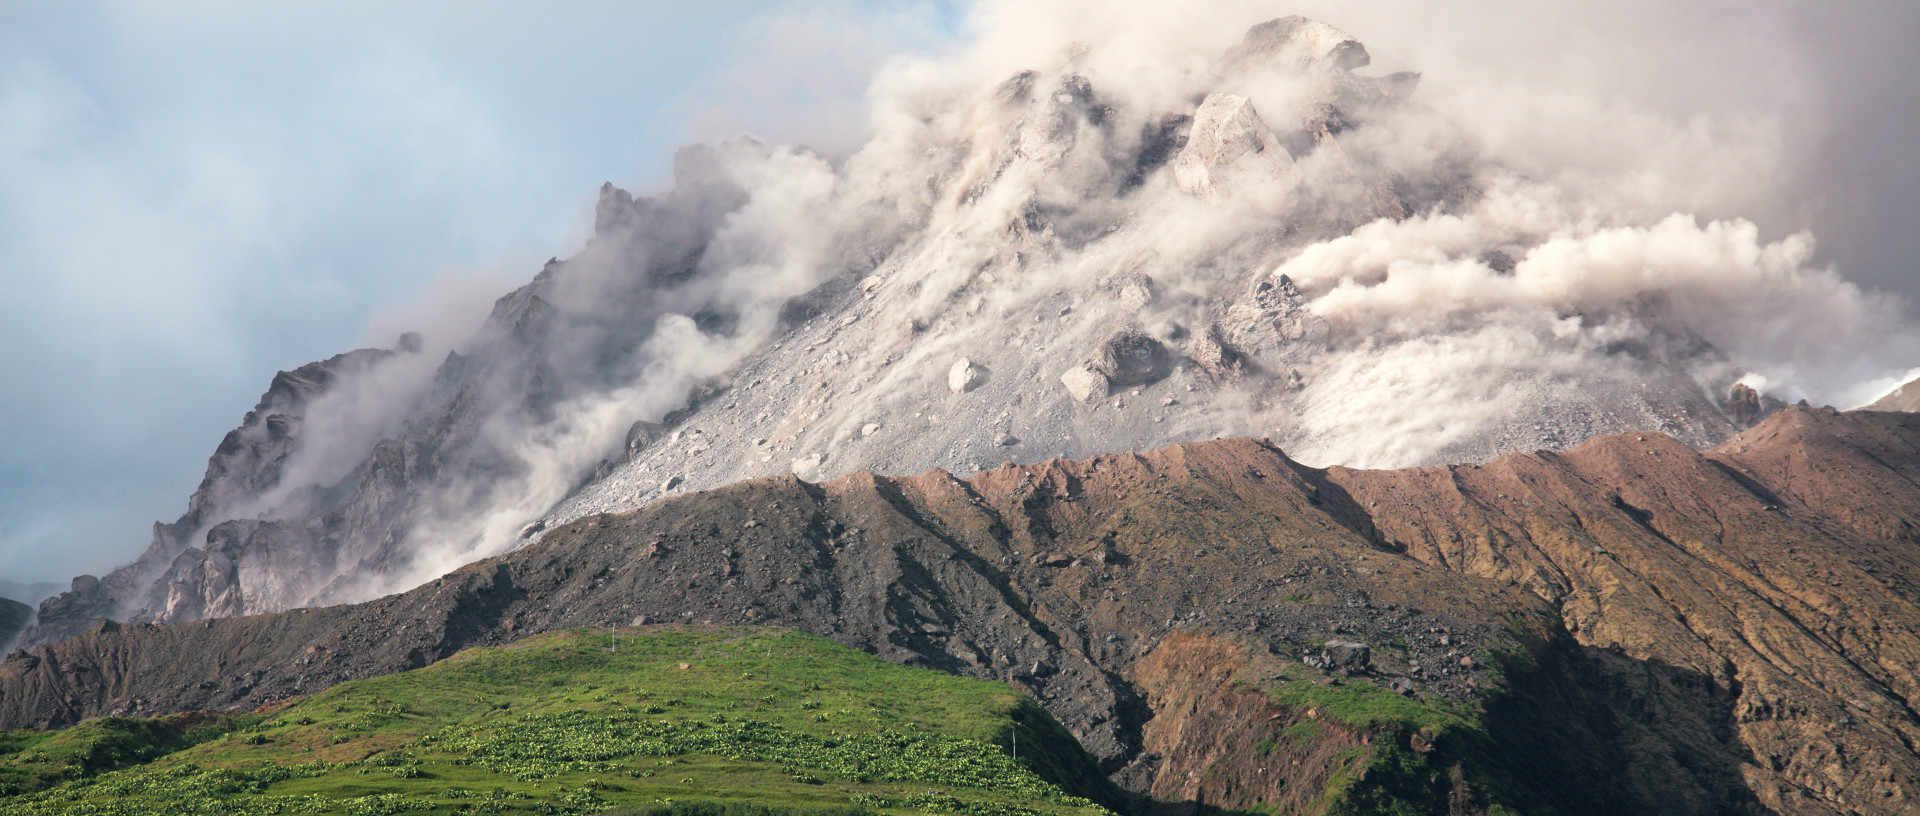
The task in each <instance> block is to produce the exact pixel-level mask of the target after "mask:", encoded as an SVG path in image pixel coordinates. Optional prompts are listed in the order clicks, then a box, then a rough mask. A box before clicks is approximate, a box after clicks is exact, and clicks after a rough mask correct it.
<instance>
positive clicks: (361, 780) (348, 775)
mask: <svg viewBox="0 0 1920 816" xmlns="http://www.w3.org/2000/svg"><path fill="white" fill-rule="evenodd" d="M604 638H605V635H604V630H603V631H602V633H601V634H599V635H595V634H593V633H587V632H574V633H557V634H553V635H547V636H541V637H536V638H532V639H529V640H527V641H523V642H521V643H519V644H515V645H514V646H510V647H504V648H499V649H476V650H470V651H468V652H463V653H461V654H459V655H456V656H454V657H453V658H450V659H448V660H445V661H442V662H441V663H438V664H435V665H433V666H429V667H427V668H424V669H420V670H416V671H413V672H408V673H405V674H401V675H395V676H391V677H383V678H373V679H370V680H363V681H357V682H354V683H348V684H345V685H342V686H339V687H336V688H334V689H330V690H328V691H325V692H322V693H320V694H317V695H315V696H313V697H310V698H307V699H305V700H302V701H299V702H297V703H294V704H293V705H290V706H288V707H287V708H286V709H283V710H282V711H281V712H279V713H278V714H277V715H276V716H274V717H273V718H272V719H263V718H259V717H253V718H246V719H233V718H229V720H227V721H226V725H224V726H222V728H223V729H224V730H220V729H215V730H214V731H212V732H204V731H203V732H196V733H195V737H194V738H195V739H197V740H198V744H195V745H193V746H192V747H188V745H186V744H181V745H176V746H174V747H172V748H170V749H168V748H164V746H162V743H161V742H160V741H158V740H154V739H147V740H145V741H143V742H139V743H138V745H140V746H147V747H145V748H142V749H141V750H144V751H146V752H147V753H144V754H143V753H140V752H139V751H134V750H130V749H124V750H123V749H116V750H105V749H100V750H96V751H95V754H98V756H100V757H104V759H102V760H101V761H100V762H96V763H94V764H93V765H88V764H86V763H69V766H70V767H74V768H76V770H73V771H71V772H68V773H66V774H65V775H64V776H62V777H60V778H58V779H53V780H50V781H48V782H47V783H46V784H44V785H42V786H41V788H42V789H40V790H38V791H36V792H16V793H15V794H14V795H11V796H6V797H4V798H0V816H43V815H44V814H56V813H61V814H65V813H74V814H100V815H101V816H119V814H129V815H131V814H143V815H144V814H150V813H151V814H160V816H169V814H181V816H187V814H193V816H200V815H201V814H224V815H229V816H254V814H283V813H284V814H294V813H300V814H306V813H317V814H346V816H362V815H363V814H365V815H367V816H387V815H388V814H400V813H415V812H421V813H427V812H435V813H545V814H596V813H644V814H649V816H868V815H869V814H870V813H871V812H872V809H886V810H915V811H923V812H931V813H953V814H975V815H976V816H1038V815H1039V814H1047V815H1048V816H1067V814H1086V816H1099V814H1104V813H1107V811H1106V810H1105V809H1104V808H1103V807H1101V806H1100V805H1098V804H1095V803H1094V801H1093V800H1090V799H1088V798H1084V797H1083V795H1080V794H1084V793H1092V794H1094V795H1095V796H1098V797H1100V798H1101V799H1102V800H1104V801H1108V802H1117V801H1119V796H1118V794H1117V791H1115V790H1114V789H1113V788H1112V787H1111V785H1110V783H1108V782H1107V781H1106V779H1105V777H1104V776H1103V775H1101V774H1100V773H1099V771H1098V768H1097V767H1096V766H1095V765H1094V763H1093V762H1092V759H1091V757H1089V756H1088V755H1086V753H1085V752H1084V751H1083V750H1081V749H1080V747H1079V745H1078V744H1077V743H1075V742H1074V741H1073V740H1072V738H1071V737H1070V736H1067V735H1066V732H1065V730H1064V729H1061V728H1060V726H1059V724H1058V723H1056V722H1054V721H1053V720H1052V719H1051V718H1050V717H1048V716H1047V715H1046V713H1045V712H1044V711H1043V710H1042V709H1040V708H1039V707H1038V706H1037V705H1035V704H1034V703H1033V702H1032V701H1031V700H1028V699H1026V698H1025V697H1022V696H1020V695H1019V694H1017V693H1015V692H1013V691H1012V690H1011V689H1009V688H1007V687H1006V686H1004V685H1000V684H997V683H988V682H982V681H976V680H968V679H964V678H959V677H954V676H952V675H947V674H943V673H939V672H932V671H926V670H919V669H909V668H906V667H902V666H898V665H895V664H892V663H888V662H886V661H884V660H880V659H878V658H875V657H873V656H871V655H866V654H863V653H860V652H856V651H853V650H851V649H847V648H845V647H843V646H840V645H838V644H835V643H832V642H831V641H827V640H824V639H822V638H818V637H814V636H811V635H806V634H803V633H797V632H789V631H784V630H770V629H751V628H739V629H727V630H660V631H652V632H647V633H641V634H637V635H635V636H634V637H633V638H631V639H628V638H626V637H623V638H622V639H621V641H620V650H619V652H618V653H611V654H610V653H607V652H606V651H605V650H604V648H602V646H603V644H604V642H605V640H604ZM683 667H684V668H683ZM128 722H142V721H94V722H92V723H88V724H86V725H83V726H79V727H76V728H73V729H69V730H68V731H66V732H61V733H59V734H52V735H31V734H21V735H14V734H9V735H4V737H3V738H0V750H8V749H11V750H10V751H9V753H7V754H0V764H4V763H8V762H15V761H19V760H21V759H22V758H23V757H25V756H27V755H29V754H31V755H33V756H35V757H45V756H51V755H50V754H48V753H47V752H48V751H49V750H50V749H52V748H54V747H58V746H59V745H79V744H81V743H85V744H87V745H120V743H119V742H115V741H113V740H108V739H104V738H103V737H102V736H101V735H105V734H122V733H128V732H132V731H140V732H141V733H146V731H142V730H141V729H142V728H146V727H145V726H141V727H139V728H135V727H131V726H128V725H127V724H126V723H128ZM146 730H147V731H150V730H152V729H150V728H148V729H146ZM179 730H180V731H181V733H182V734H183V735H184V734H185V733H186V731H187V730H189V729H179ZM1016 731H1017V733H1018V734H1019V744H1020V757H1019V760H1018V761H1016V760H1015V759H1014V758H1013V757H1012V756H1011V755H1010V752H1009V750H1008V746H1009V745H1010V743H1011V737H1012V735H1013V734H1014V733H1015V732H1016ZM89 734H91V735H94V736H91V737H89V736H88V735H89ZM183 738H184V737H183ZM154 746H161V747H154ZM123 747H124V746H123ZM71 753H73V751H68V752H67V753H65V754H61V756H67V755H68V754H71ZM95 754H88V756H93V755H95ZM160 754H166V755H165V756H160ZM156 757H158V758H157V759H156ZM35 761H44V760H41V759H36V760H35ZM141 763H144V764H141ZM122 766H128V767H125V768H124V769H123V770H111V768H115V767H122ZM63 767H67V766H63ZM666 768H671V770H666ZM656 769H660V770H659V772H658V773H656ZM21 790H22V791H25V789H24V788H23V789H21ZM858 797H867V799H865V800H859V801H856V799H857V798H858ZM862 802H867V804H865V805H862ZM873 802H878V803H879V804H872V803H873ZM850 805H851V807H849V806H850Z"/></svg>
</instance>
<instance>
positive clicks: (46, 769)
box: [0, 714, 261, 796]
mask: <svg viewBox="0 0 1920 816" xmlns="http://www.w3.org/2000/svg"><path fill="white" fill-rule="evenodd" d="M260 719H261V718H260V717H254V716H228V715H209V714H173V715H169V716H165V717H151V718H147V719H127V718H123V717H102V718H100V719H97V720H90V721H88V722H85V723H82V724H80V725H77V726H74V727H73V728H69V729H66V730H64V731H57V732H39V731H11V732H6V733H3V734H0V796H10V795H14V794H18V793H26V792H32V791H37V790H40V789H43V788H46V787H50V786H52V785H55V784H58V783H60V782H64V781H66V780H69V779H79V778H82V777H86V776H90V775H93V774H98V773H103V772H105V771H111V770H117V769H120V768H125V767H130V766H133V765H139V764H142V763H145V762H150V761H152V760H155V759H158V758H160V757H163V756H166V755H167V754H171V753H173V752H175V751H179V750H181V749H184V748H188V747H191V746H194V745H199V744H200V743H203V742H206V741H208V740H212V739H216V738H218V737H221V736H223V735H225V734H226V733H228V732H230V731H233V730H235V729H237V728H241V727H244V726H247V725H251V724H253V723H256V722H258V721H260Z"/></svg>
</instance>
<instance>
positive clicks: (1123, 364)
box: [1092, 331, 1173, 387]
mask: <svg viewBox="0 0 1920 816" xmlns="http://www.w3.org/2000/svg"><path fill="white" fill-rule="evenodd" d="M1092 368H1093V370H1095V371H1098V372H1100V374H1101V375H1102V376H1104V377H1106V379H1107V382H1108V383H1110V384H1112V385H1114V386H1117V387H1125V386H1129V385H1145V384H1147V383H1152V382H1159V381H1160V380H1162V379H1165V378H1166V376H1167V374H1168V373H1170V372H1171V371H1172V369H1173V360H1172V355H1171V354H1169V353H1167V347H1166V346H1163V345H1161V344H1160V341H1158V340H1155V339H1153V337H1152V336H1151V335H1148V334H1145V333H1143V332H1137V331H1123V332H1120V333H1118V334H1115V335H1114V336H1112V337H1109V338H1107V341H1106V342H1105V343H1102V344H1100V351H1099V352H1098V353H1097V354H1095V355H1094V359H1093V366H1092Z"/></svg>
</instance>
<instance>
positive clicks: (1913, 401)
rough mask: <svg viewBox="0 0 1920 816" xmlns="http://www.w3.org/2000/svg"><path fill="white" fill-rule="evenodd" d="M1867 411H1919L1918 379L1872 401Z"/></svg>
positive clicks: (1919, 383)
mask: <svg viewBox="0 0 1920 816" xmlns="http://www.w3.org/2000/svg"><path fill="white" fill-rule="evenodd" d="M1862 410H1867V411H1920V380H1914V381H1912V382H1909V383H1907V384H1905V385H1902V386H1900V387H1899V388H1895V389H1893V393H1890V394H1888V395H1886V396H1884V397H1881V398H1879V399H1877V400H1874V401H1873V404H1872V405H1869V406H1867V407H1866V408H1864V409H1862Z"/></svg>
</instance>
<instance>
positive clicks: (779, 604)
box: [0, 407, 1920, 814]
mask: <svg viewBox="0 0 1920 816" xmlns="http://www.w3.org/2000/svg"><path fill="white" fill-rule="evenodd" d="M1916 485H1920V419H1916V418H1915V417H1914V416H1913V415H1911V414H1899V413H1883V412H1853V413H1837V412H1833V411H1830V410H1820V409H1810V408H1804V407H1795V408H1790V409H1788V410H1786V411H1783V412H1781V413H1779V414H1777V415H1775V416H1773V417H1772V418H1770V419H1768V420H1766V421H1764V422H1762V423H1761V424H1760V425H1759V426H1756V427H1755V428H1753V429H1750V430H1748V431H1746V432H1744V433H1742V434H1741V435H1739V436H1737V437H1735V438H1734V439H1732V440H1730V441H1729V442H1727V443H1725V444H1724V445H1722V446H1720V447H1718V448H1716V449H1714V450H1712V451H1709V452H1706V453H1700V452H1696V451H1694V450H1692V449H1691V448H1689V447H1687V446H1686V445H1683V444H1680V443H1678V442H1677V441H1675V440H1673V439H1671V438H1668V437H1665V436H1662V435H1659V434H1653V433H1645V434H1638V433H1636V434H1626V435H1615V436H1609V437H1603V438H1600V439H1596V440H1593V441H1590V442H1588V443H1587V444H1585V445H1582V446H1580V447H1578V448H1576V449H1574V450H1572V451H1568V452H1565V453H1550V452H1537V453H1532V454H1513V455H1508V456H1505V457H1502V458H1501V459H1499V460H1497V461H1495V462H1491V463H1486V464H1483V465H1458V466H1444V467H1435V468H1421V469H1411V470H1397V471H1363V470H1350V469H1343V468H1333V469H1324V470H1323V469H1316V468H1310V467H1306V466H1303V465H1300V464H1298V463H1296V462H1293V461H1291V460H1290V459H1288V458H1287V457H1286V456H1285V455H1284V454H1282V453H1281V452H1280V451H1279V450H1277V449H1276V448H1274V447H1272V446H1270V445H1269V444H1266V443H1263V442H1260V441H1255V440H1248V439H1223V440H1218V441H1210V442H1202V443H1193V444H1186V445H1179V446H1174V447H1170V448H1164V449H1160V450H1155V451H1150V452H1144V453H1139V454H1120V455H1109V456H1100V457H1095V458H1092V459H1089V460H1085V461H1080V462H1070V461H1058V460H1055V461H1048V462H1043V463H1038V464H1035V465H1028V466H1005V467H1001V468H995V469H990V470H986V471H983V472H981V473H978V474H976V475H974V476H972V477H970V478H967V479H961V478H957V477H955V476H952V475H949V474H947V473H945V472H942V471H937V470H936V471H929V472H926V473H923V474H920V475H917V476H911V477H881V476H874V475H870V474H855V475H851V476H847V477H843V478H840V479H836V480H831V481H827V482H823V483H819V484H811V483H808V482H805V481H802V480H799V479H797V478H795V477H793V476H791V475H783V476H776V477H769V478H766V479H759V480H752V481H747V482H743V483H740V484H737V485H732V486H729V487H726V488H722V489H719V490H713V491H707V492H702V493H697V494H693V495H689V496H684V497H679V498H674V499H671V500H668V501H664V502H661V503H658V504H655V505H651V506H649V507H647V508H643V509H641V510H639V511H636V512H632V513H626V514H602V515H594V516H590V517H586V518H582V519H580V520H577V521H575V522H572V523H570V524H567V525H565V526H562V527H560V528H558V529H555V530H553V531H551V532H550V533H549V534H548V535H546V536H545V537H544V538H543V539H542V540H541V541H540V542H539V543H538V544H536V545H533V546H530V547H527V548H525V549H522V550H520V551H517V552H514V553H511V554H508V555H504V556H500V557H497V558H493V559H488V560H485V561H481V562H479V563H476V564H473V565H470V566H467V567H464V568H462V569H459V570H456V571H454V572H453V573H450V574H449V575H447V576H445V577H443V578H441V579H438V580H435V581H433V582H430V583H428V584H426V585H424V586H421V587H419V588H417V589H414V590H412V591H410V592H407V593H403V594H400V595H395V596H392V597H388V598H382V599H379V600H376V601H371V602H368V603H364V604H359V605H352V606H337V607H326V608H315V609H302V610H297V611H293V612H287V613H281V614H274V615H256V616H247V617H240V618H230V619H221V620H207V621H201V622H194V623H182V624H168V625H157V626H156V625H150V624H133V625H129V624H115V623H111V622H108V623H101V624H99V625H97V626H96V627H95V628H93V629H92V630H90V631H88V632H86V633H83V634H81V635H79V636H77V637H74V638H71V639H68V640H66V641H63V642H59V643H55V644H48V645H42V646H38V647H36V648H34V649H33V650H31V651H29V652H23V653H17V654H15V655H13V656H11V657H10V658H8V660H7V661H6V662H5V663H4V664H0V726H4V727H23V726H40V727H46V726H55V725H62V724H67V723H72V722H76V721H78V720H80V719H82V718H85V717H89V716H96V715H99V714H106V713H150V712H158V711H172V710H184V709H199V708H250V707H254V706H258V705H262V704H265V703H268V702H271V701H273V700H277V699H283V698H286V697H288V696H292V695H298V694H303V693H310V692H312V691H316V690H319V689H321V688H324V687H326V686H328V685H331V684H333V683H336V682H339V681H341V680H345V679H349V678H353V677H364V676H369V675H374V674H381V673H387V672H393V671H398V670H403V669H406V668H410V667H415V666H420V665H424V664H426V663H429V662H432V661H434V660H438V659H440V658H443V657H445V656H447V655H450V654H452V653H453V652H454V651H456V650H458V649H461V648H464V647H467V646H472V645H482V644H493V643H502V642H507V641H510V640H513V639H515V638H517V637H521V636H524V635H526V634H529V633H533V632H539V631H546V630H550V629H554V628H563V627H579V626H586V627H594V626H610V625H627V624H634V623H648V622H656V623H657V622H696V623H698V622H707V621H711V622H714V623H778V624H783V625H790V626H796V627H800V628H804V629H807V630H809V631H814V632H819V633H821V634H824V635H827V636H829V637H832V638H834V639H836V640H839V641H841V642H844V643H848V644H850V645H854V646H857V647H859V648H862V649H866V650H868V651H872V652H874V653H876V654H879V655H882V656H885V657H887V658H889V659H892V660H895V661H899V662H904V663H909V664H913V665H922V666H929V667H935V668H942V669H946V670H949V671H954V672H958V673H961V674H965V675H969V676H976V677H986V678H994V679H1001V680H1004V681H1006V682H1009V683H1011V684H1013V685H1014V686H1016V687H1018V688H1021V689H1023V690H1026V691H1028V692H1030V693H1032V694H1033V695H1034V696H1035V697H1036V698H1038V699H1039V700H1041V701H1042V703H1043V704H1044V705H1046V706H1047V707H1048V708H1049V710H1051V711H1052V712H1053V713H1054V714H1055V716H1057V717H1058V718H1059V719H1060V720H1061V721H1062V722H1063V723H1065V724H1066V725H1067V726H1068V727H1069V728H1070V729H1071V730H1073V732H1074V733H1075V735H1076V736H1078V737H1079V738H1080V739H1081V740H1082V741H1083V742H1084V743H1085V744H1086V746H1087V747H1088V748H1089V750H1091V751H1093V752H1094V753H1095V754H1096V756H1098V757H1099V758H1100V759H1101V761H1102V762H1103V763H1104V765H1105V767H1106V769H1107V770H1108V771H1109V772H1111V773H1112V774H1113V775H1114V777H1115V779H1116V780H1117V781H1120V782H1121V783H1122V784H1123V785H1125V786H1126V787H1128V788H1130V789H1132V790H1135V791H1137V792H1145V793H1151V794H1153V795H1155V796H1156V797H1157V798H1160V799H1163V800H1169V801H1186V802H1189V803H1194V804H1202V805H1209V806H1219V807H1234V806H1236V805H1237V804H1241V803H1245V802H1249V801H1259V800H1260V799H1261V796H1262V795H1268V796H1270V795H1272V794H1273V791H1271V790H1270V789H1261V788H1259V785H1258V784H1256V783H1258V781H1259V779H1260V778H1261V776H1262V774H1263V773H1264V772H1262V771H1260V768H1259V767H1257V766H1258V763H1255V765H1243V764H1242V765H1236V764H1234V763H1231V762H1229V763H1226V764H1225V765H1223V766H1222V769H1221V770H1219V771H1215V772H1213V773H1212V774H1211V775H1208V776H1206V778H1205V779H1202V778H1201V776H1198V775H1196V774H1195V770H1196V769H1202V768H1207V767H1211V766H1212V765H1214V764H1217V763H1220V762H1221V761H1222V759H1223V758H1227V757H1243V756H1249V755H1252V753H1255V752H1251V746H1252V744H1253V743H1254V742H1257V741H1259V740H1261V739H1271V738H1272V734H1274V733H1278V731H1277V730H1276V729H1279V728H1281V727H1283V726H1285V725H1287V724H1289V723H1291V722H1294V721H1296V720H1297V719H1298V718H1300V717H1302V716H1305V714H1304V713H1302V712H1298V711H1286V710H1279V709H1273V708H1272V707H1271V706H1272V704H1271V703H1270V702H1265V701H1263V700H1262V699H1261V698H1259V697H1258V695H1255V696H1253V697H1247V696H1245V695H1244V694H1243V693H1242V692H1241V691H1236V690H1237V689H1240V690H1244V689H1245V688H1248V687H1249V686H1251V687H1253V688H1257V687H1258V685H1259V678H1260V677H1263V676H1268V675H1270V674H1272V673H1273V672H1275V671H1277V670H1278V668H1277V667H1284V666H1295V667H1298V666H1300V665H1301V664H1302V662H1303V661H1307V662H1315V663H1321V664H1325V663H1328V662H1329V661H1328V660H1327V658H1329V657H1333V656H1334V652H1335V650H1334V649H1333V648H1332V647H1333V641H1350V642H1354V643H1364V644H1367V645H1368V646H1369V647H1370V651H1371V655H1370V657H1369V658H1368V659H1367V661H1366V662H1365V663H1355V664H1351V665H1350V666H1348V667H1347V668H1346V669H1344V670H1342V671H1344V673H1345V674H1347V675H1348V680H1347V681H1346V682H1372V683H1379V684H1382V685H1400V684H1402V683H1404V684H1405V685H1406V686H1408V687H1410V693H1413V694H1416V695H1418V696H1420V697H1422V698H1425V699H1431V700H1436V701H1437V700H1445V699H1455V700H1460V701H1467V702H1469V703H1472V704H1478V705H1481V706H1483V707H1484V708H1485V709H1486V712H1487V719H1488V723H1489V728H1490V730H1491V733H1492V734H1493V735H1494V737H1495V738H1496V739H1497V740H1498V741H1499V743H1500V745H1501V748H1502V750H1503V751H1505V752H1507V753H1508V755H1510V756H1513V757H1515V758H1516V760H1517V761H1518V762H1519V763H1520V764H1521V765H1522V766H1524V767H1523V769H1522V771H1521V772H1520V773H1519V778H1520V779H1522V780H1524V781H1525V785H1526V790H1525V791H1523V792H1522V795H1523V798H1525V799H1526V800H1527V801H1530V802H1533V803H1535V804H1536V805H1548V806H1551V807H1554V808H1556V809H1558V810H1559V811H1560V812H1564V813H1622V812H1640V813H1675V814H1679V813H1781V814H1786V813H1794V814H1804V813H1816V814H1826V813H1832V814H1841V813H1871V814H1893V813H1901V812H1906V811H1909V810H1911V808H1912V807H1914V799H1913V797H1914V795H1915V791H1920V760H1916V758H1915V757H1916V753H1915V750H1914V746H1915V741H1916V739H1917V738H1920V717H1916V716H1915V713H1914V695H1915V693H1916V689H1920V677H1916V674H1915V666H1916V665H1920V660H1917V659H1916V658H1920V636H1917V635H1916V634H1915V633H1916V631H1917V630H1916V627H1915V626H1914V621H1916V620H1920V615H1917V614H1916V613H1920V608H1917V605H1920V595H1917V594H1916V580H1917V579H1920V549H1916V544H1920V540H1916V530H1920V528H1917V527H1916V523H1920V488H1917V487H1916ZM1322 644H1325V645H1322ZM1338 673H1339V672H1335V673H1334V674H1338ZM1261 723H1266V724H1267V725H1264V726H1263V725H1261ZM1228 726H1231V727H1230V728H1229V727H1228ZM1223 728H1225V729H1226V730H1224V731H1223V730H1222V729H1223ZM1269 732H1271V733H1269ZM1365 737H1366V735H1365V734H1364V733H1356V734H1354V735H1353V739H1355V740H1360V739H1363V738H1365ZM1241 743H1245V744H1244V745H1243V744H1241ZM1294 759H1302V758H1301V757H1292V756H1286V757H1282V760H1284V761H1292V760H1294ZM1307 761H1308V764H1307V770H1305V771H1301V772H1302V773H1310V772H1311V771H1312V768H1313V767H1315V766H1314V765H1313V762H1312V761H1311V758H1307ZM1264 784H1271V782H1268V783H1264Z"/></svg>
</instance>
